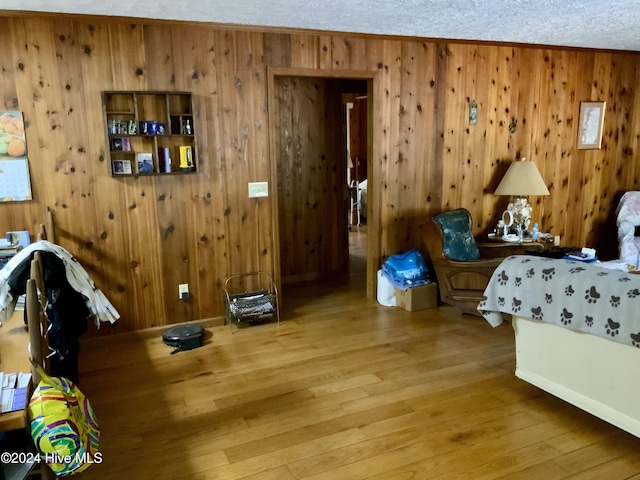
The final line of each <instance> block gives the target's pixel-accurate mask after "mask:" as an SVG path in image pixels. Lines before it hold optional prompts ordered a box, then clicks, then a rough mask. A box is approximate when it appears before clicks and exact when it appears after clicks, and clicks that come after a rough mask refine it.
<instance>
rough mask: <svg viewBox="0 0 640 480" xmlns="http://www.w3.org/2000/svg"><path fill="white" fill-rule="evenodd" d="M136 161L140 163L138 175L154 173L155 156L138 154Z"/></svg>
mask: <svg viewBox="0 0 640 480" xmlns="http://www.w3.org/2000/svg"><path fill="white" fill-rule="evenodd" d="M136 161H137V163H138V173H139V174H140V175H145V174H149V173H153V171H154V169H153V154H151V153H138V154H136Z"/></svg>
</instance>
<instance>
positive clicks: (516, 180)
mask: <svg viewBox="0 0 640 480" xmlns="http://www.w3.org/2000/svg"><path fill="white" fill-rule="evenodd" d="M495 194H496V195H510V196H513V197H516V198H515V200H513V201H512V202H511V203H509V206H508V207H507V210H508V211H510V212H511V213H512V215H513V224H514V225H515V226H519V227H520V229H521V230H523V231H524V230H528V228H529V225H530V224H531V210H532V207H531V204H530V203H529V201H528V200H527V197H528V196H529V195H549V190H548V189H547V186H546V185H545V184H544V180H542V176H541V175H540V172H539V171H538V168H537V167H536V164H535V163H533V162H532V161H530V160H527V159H526V158H522V160H521V161H519V162H513V163H512V164H511V165H509V169H508V170H507V173H505V174H504V177H502V181H501V182H500V185H498V188H497V189H496V191H495Z"/></svg>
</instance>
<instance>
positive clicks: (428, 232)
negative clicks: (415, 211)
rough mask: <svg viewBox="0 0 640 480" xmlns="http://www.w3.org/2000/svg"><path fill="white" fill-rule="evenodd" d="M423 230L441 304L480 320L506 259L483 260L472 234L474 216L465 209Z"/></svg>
mask: <svg viewBox="0 0 640 480" xmlns="http://www.w3.org/2000/svg"><path fill="white" fill-rule="evenodd" d="M421 230H422V232H423V235H424V241H425V244H426V246H427V251H428V253H429V257H430V258H431V263H432V264H433V268H434V270H435V274H436V277H437V279H438V285H439V289H440V299H441V300H442V302H444V303H447V304H449V305H453V306H454V307H457V308H459V309H460V310H462V311H463V313H470V314H473V315H478V316H480V313H479V312H478V311H477V310H476V308H477V306H478V303H480V301H481V300H482V296H483V293H484V289H485V288H486V286H487V283H488V282H489V279H490V278H491V276H492V275H493V271H494V270H495V269H496V268H497V267H498V265H500V263H501V262H502V260H504V258H485V259H483V258H481V256H480V250H479V249H478V246H477V245H476V242H475V240H474V238H473V235H472V233H471V214H470V213H469V211H468V210H466V209H464V208H459V209H457V210H453V211H451V212H445V213H442V214H440V215H436V216H435V217H433V218H432V219H431V221H429V222H427V223H425V224H424V225H422V226H421Z"/></svg>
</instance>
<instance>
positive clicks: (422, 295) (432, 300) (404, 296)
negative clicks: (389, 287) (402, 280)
mask: <svg viewBox="0 0 640 480" xmlns="http://www.w3.org/2000/svg"><path fill="white" fill-rule="evenodd" d="M396 305H397V306H398V307H401V308H404V309H405V310H408V311H410V312H415V311H416V310H425V309H427V308H433V307H436V306H437V305H438V284H437V283H428V284H426V285H419V286H417V287H411V288H409V289H408V290H406V291H403V290H399V289H397V288H396Z"/></svg>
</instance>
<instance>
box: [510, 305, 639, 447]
mask: <svg viewBox="0 0 640 480" xmlns="http://www.w3.org/2000/svg"><path fill="white" fill-rule="evenodd" d="M512 325H513V329H514V330H515V336H516V376H517V377H519V378H521V379H522V380H525V381H526V382H529V383H531V384H532V385H535V386H537V387H539V388H541V389H542V390H545V391H547V392H549V393H551V394H553V395H555V396H556V397H558V398H561V399H562V400H565V401H567V402H569V403H571V404H573V405H575V406H577V407H579V408H581V409H583V410H585V411H587V412H589V413H591V414H593V415H595V416H597V417H599V418H601V419H602V420H605V421H607V422H609V423H611V424H613V425H615V426H617V427H619V428H621V429H623V430H626V431H627V432H629V433H631V434H633V435H635V436H637V437H640V400H639V399H640V381H638V376H639V374H640V349H638V348H634V347H631V346H628V345H623V344H621V343H617V342H613V341H610V340H607V339H605V338H601V337H597V336H595V335H590V334H587V333H582V332H576V331H573V330H568V329H565V328H561V327H558V326H556V325H552V324H549V323H544V322H542V321H538V320H532V319H529V318H523V317H517V316H513V318H512Z"/></svg>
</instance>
